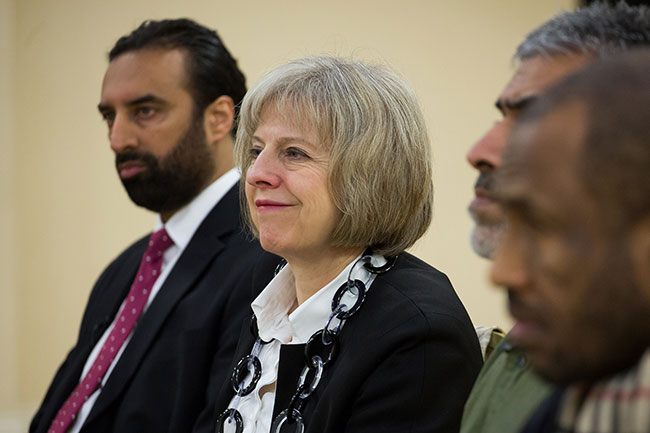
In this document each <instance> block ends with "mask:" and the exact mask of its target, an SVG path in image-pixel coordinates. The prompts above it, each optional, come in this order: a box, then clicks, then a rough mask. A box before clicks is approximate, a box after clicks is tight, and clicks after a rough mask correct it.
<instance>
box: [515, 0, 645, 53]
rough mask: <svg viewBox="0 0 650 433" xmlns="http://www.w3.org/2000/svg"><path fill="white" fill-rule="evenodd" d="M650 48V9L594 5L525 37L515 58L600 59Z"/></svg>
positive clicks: (561, 17)
mask: <svg viewBox="0 0 650 433" xmlns="http://www.w3.org/2000/svg"><path fill="white" fill-rule="evenodd" d="M648 45H650V8H648V7H647V6H630V5H628V4H626V3H625V2H619V3H617V4H616V5H615V6H610V5H608V4H606V3H594V4H592V5H590V6H586V7H583V8H580V9H577V10H576V11H574V12H563V13H561V14H559V15H557V16H555V17H554V18H552V19H551V20H549V21H547V22H546V23H544V24H542V25H541V26H540V27H538V28H537V29H535V30H533V31H532V32H530V33H529V34H528V36H526V39H525V40H524V41H523V42H522V43H521V44H520V45H519V47H517V53H516V54H515V58H516V59H518V60H526V59H529V58H531V57H536V56H540V55H541V56H546V57H548V56H554V55H567V54H569V55H571V54H576V53H581V54H593V55H596V56H598V57H600V56H603V55H610V54H616V53H619V52H621V51H627V50H628V49H630V48H634V47H639V46H648Z"/></svg>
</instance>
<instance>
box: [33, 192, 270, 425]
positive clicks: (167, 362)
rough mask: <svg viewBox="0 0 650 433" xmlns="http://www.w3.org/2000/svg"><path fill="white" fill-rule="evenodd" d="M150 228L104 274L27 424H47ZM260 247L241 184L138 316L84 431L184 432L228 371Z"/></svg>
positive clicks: (75, 378)
mask: <svg viewBox="0 0 650 433" xmlns="http://www.w3.org/2000/svg"><path fill="white" fill-rule="evenodd" d="M148 238H149V237H148V236H146V237H144V238H142V239H140V240H139V241H137V242H136V243H135V244H133V245H131V246H130V247H129V248H128V249H127V250H126V251H124V252H123V253H122V254H121V255H120V256H119V257H118V258H117V259H116V260H115V261H114V262H113V263H111V264H110V265H109V266H108V268H106V270H105V271H104V272H103V274H102V275H101V276H100V278H99V280H98V281H97V283H96V284H95V287H94V288H93V290H92V292H91V294H90V298H89V300H88V305H87V307H86V311H85V313H84V316H83V320H82V322H81V329H80V331H79V336H78V340H77V343H76V344H75V346H74V348H73V349H72V350H71V351H70V353H69V354H68V357H67V358H66V360H65V361H64V363H63V364H62V365H61V367H60V368H59V370H58V372H57V373H56V376H55V377H54V380H53V382H52V384H51V385H50V388H49V390H48V391H47V394H46V396H45V399H44V400H43V403H42V405H41V407H40V409H39V410H38V412H37V413H36V415H35V416H34V419H33V420H32V424H31V426H30V432H34V433H36V432H39V433H40V432H45V431H46V430H47V428H48V427H49V425H50V423H51V422H52V420H53V418H54V417H55V415H56V413H57V411H58V410H59V409H60V407H61V406H62V404H63V402H64V401H65V400H66V399H67V397H68V396H69V394H70V392H71V391H72V390H73V389H74V388H75V386H76V385H77V383H78V382H79V380H80V376H81V372H82V369H83V366H84V364H85V362H86V360H87V358H88V355H89V354H90V352H91V350H92V348H93V347H94V346H95V344H96V343H97V341H98V340H99V338H100V337H101V335H102V334H103V332H104V331H105V329H106V328H107V327H108V326H109V325H110V323H111V322H112V320H113V318H114V317H115V315H116V314H117V311H118V309H119V307H120V305H121V303H122V301H123V300H124V297H125V296H126V294H127V293H128V291H129V289H130V286H131V283H132V282H133V279H134V278H135V274H136V271H137V269H138V266H139V264H140V260H141V258H142V255H143V253H144V251H145V249H146V246H147V242H148ZM261 253H262V249H261V248H260V246H259V243H258V242H256V241H251V240H250V238H249V237H247V235H246V234H244V232H243V230H242V228H241V217H240V212H239V199H238V187H237V186H235V187H233V188H232V189H231V190H230V191H229V192H228V193H227V194H226V195H225V196H224V197H223V198H222V199H221V200H220V201H219V203H218V204H217V205H216V206H215V207H214V208H213V209H212V211H211V212H210V213H209V214H208V216H207V217H206V218H205V219H204V221H203V222H202V223H201V225H200V226H199V228H198V229H197V231H196V233H195V234H194V236H193V237H192V239H191V241H190V243H189V244H188V245H187V247H186V249H185V250H184V251H183V253H182V256H181V257H180V258H179V260H178V261H177V262H176V264H175V266H174V268H173V269H172V271H171V272H170V273H169V275H168V277H167V279H166V281H165V282H164V284H163V286H162V287H161V289H160V291H159V292H158V294H157V296H156V298H155V299H154V300H153V301H152V303H151V305H150V306H149V308H148V310H147V311H146V312H145V313H144V314H143V316H142V317H141V318H140V322H139V323H138V324H137V327H136V328H135V330H134V331H133V335H132V338H131V341H130V342H129V344H128V345H127V346H126V349H125V350H124V352H123V353H122V356H121V358H120V359H119V360H118V363H117V365H116V366H115V368H114V370H113V372H112V374H111V375H110V377H109V379H108V381H107V382H106V385H105V387H104V389H102V392H101V394H100V395H99V398H98V399H97V400H96V402H95V405H94V406H93V408H92V411H91V412H90V414H89V416H88V418H87V420H86V422H85V424H84V426H83V428H82V430H81V432H82V433H91V432H92V433H99V432H114V433H129V432H133V433H136V432H137V433H157V432H178V433H186V432H189V431H191V430H192V426H193V424H194V422H195V421H196V417H197V416H198V414H199V413H200V411H201V410H202V409H204V406H205V405H206V390H207V389H208V388H213V387H217V389H219V388H220V387H221V384H222V383H223V381H224V380H225V379H226V378H227V377H228V376H229V374H230V370H229V367H230V364H231V361H232V356H233V353H234V350H235V347H236V344H237V337H238V336H239V333H240V326H241V323H242V320H244V317H245V316H246V315H248V314H249V312H248V311H249V308H250V302H251V271H250V270H251V268H252V265H253V264H254V263H255V262H256V261H257V260H258V258H259V256H260V254H261Z"/></svg>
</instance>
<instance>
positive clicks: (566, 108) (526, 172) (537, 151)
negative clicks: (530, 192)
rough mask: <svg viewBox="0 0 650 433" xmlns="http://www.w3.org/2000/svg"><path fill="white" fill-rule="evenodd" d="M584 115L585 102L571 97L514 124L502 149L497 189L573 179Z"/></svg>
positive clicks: (558, 183)
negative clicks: (552, 107) (532, 118)
mask: <svg viewBox="0 0 650 433" xmlns="http://www.w3.org/2000/svg"><path fill="white" fill-rule="evenodd" d="M585 116H586V110H585V106H584V104H583V103H580V102H577V101H574V102H568V103H564V104H562V105H561V106H559V107H557V108H555V109H553V110H551V111H550V112H547V113H546V114H544V115H542V116H541V117H540V118H538V119H536V120H533V121H526V122H524V123H520V124H518V125H516V127H515V129H514V130H513V133H512V134H511V136H510V140H509V142H508V144H507V146H506V148H505V151H504V156H503V165H502V167H501V168H500V171H501V173H500V183H499V185H500V188H499V189H501V190H502V191H504V193H505V192H507V191H509V190H510V189H511V187H515V188H520V187H521V186H522V184H526V185H528V186H529V187H531V188H533V189H534V188H535V187H539V186H542V185H549V186H551V187H552V188H561V187H562V185H563V184H566V182H573V183H575V182H576V181H577V180H578V179H577V178H576V177H575V176H576V170H577V168H578V160H579V158H580V155H581V154H582V148H583V145H584V140H585V134H586V117H585ZM566 186H567V187H568V185H566ZM512 192H514V191H512Z"/></svg>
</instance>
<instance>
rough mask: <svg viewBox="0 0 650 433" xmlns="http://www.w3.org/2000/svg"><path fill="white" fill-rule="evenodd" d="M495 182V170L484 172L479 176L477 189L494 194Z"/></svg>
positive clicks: (476, 184) (475, 185)
mask: <svg viewBox="0 0 650 433" xmlns="http://www.w3.org/2000/svg"><path fill="white" fill-rule="evenodd" d="M494 180H495V172H494V170H489V171H482V172H481V173H480V174H479V175H478V178H477V179H476V183H475V184H474V188H475V189H479V188H481V189H484V190H486V191H489V192H492V191H494Z"/></svg>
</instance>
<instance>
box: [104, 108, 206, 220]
mask: <svg viewBox="0 0 650 433" xmlns="http://www.w3.org/2000/svg"><path fill="white" fill-rule="evenodd" d="M133 160H135V161H139V162H141V163H142V164H143V165H144V166H145V170H143V171H142V172H141V173H138V174H136V175H135V176H133V177H130V178H127V179H121V180H122V184H123V185H124V188H125V189H126V192H127V193H128V194H129V197H130V198H131V200H133V202H134V203H135V204H137V205H138V206H142V207H145V208H147V209H149V210H151V211H154V212H158V213H164V212H174V211H177V210H178V209H180V208H182V207H183V206H185V205H186V204H188V203H189V202H190V201H192V199H193V198H194V197H196V196H197V195H198V193H199V192H201V191H202V190H203V188H205V187H206V186H207V184H208V182H209V181H210V180H211V178H212V176H213V175H214V171H215V162H214V160H213V157H212V155H211V154H210V151H209V150H208V145H207V143H206V138H205V131H204V130H203V119H202V118H201V117H198V118H196V119H194V120H193V121H192V123H191V124H190V126H189V128H188V130H187V132H185V134H184V135H183V136H182V137H181V138H180V139H179V140H178V142H177V143H176V145H175V146H174V147H173V148H172V150H171V151H170V152H169V154H168V155H166V156H164V157H162V158H156V157H155V156H154V155H152V154H151V153H144V152H140V151H137V150H127V151H125V152H122V153H120V154H118V155H116V156H115V165H116V166H117V165H119V164H120V163H123V162H126V161H133Z"/></svg>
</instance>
